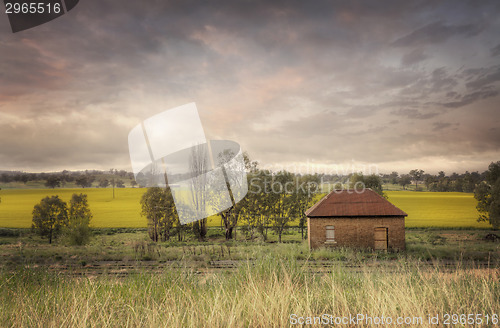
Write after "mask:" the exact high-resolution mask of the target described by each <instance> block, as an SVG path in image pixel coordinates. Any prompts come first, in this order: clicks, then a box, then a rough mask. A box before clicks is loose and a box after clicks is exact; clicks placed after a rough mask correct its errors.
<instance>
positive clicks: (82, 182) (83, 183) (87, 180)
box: [75, 175, 94, 188]
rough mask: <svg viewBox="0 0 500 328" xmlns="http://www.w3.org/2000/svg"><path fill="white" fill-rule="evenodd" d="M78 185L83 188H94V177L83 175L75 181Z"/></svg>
mask: <svg viewBox="0 0 500 328" xmlns="http://www.w3.org/2000/svg"><path fill="white" fill-rule="evenodd" d="M75 182H76V184H77V185H78V186H80V187H82V188H86V187H88V188H90V187H92V182H94V177H93V176H89V175H82V176H80V177H78V178H77V179H76V180H75Z"/></svg>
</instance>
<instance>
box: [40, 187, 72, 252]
mask: <svg viewBox="0 0 500 328" xmlns="http://www.w3.org/2000/svg"><path fill="white" fill-rule="evenodd" d="M67 224H68V208H67V205H66V202H64V201H62V200H61V199H60V198H59V196H51V197H48V196H47V197H45V198H43V199H42V200H41V201H40V203H39V204H36V205H35V207H34V208H33V223H32V225H31V227H32V229H34V230H36V231H37V232H38V233H39V234H40V235H41V236H42V237H48V238H49V244H51V243H52V238H53V237H56V236H57V235H59V233H60V232H61V229H62V228H63V227H65V226H66V225H67Z"/></svg>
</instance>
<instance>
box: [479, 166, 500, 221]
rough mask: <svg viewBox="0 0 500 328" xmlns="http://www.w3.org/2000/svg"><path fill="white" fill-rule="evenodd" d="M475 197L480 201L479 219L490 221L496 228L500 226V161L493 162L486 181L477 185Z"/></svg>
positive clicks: (487, 172)
mask: <svg viewBox="0 0 500 328" xmlns="http://www.w3.org/2000/svg"><path fill="white" fill-rule="evenodd" d="M474 198H476V200H477V201H478V204H477V207H476V208H477V210H478V211H479V218H478V221H486V222H489V223H490V224H491V225H492V226H493V228H494V229H498V228H499V227H500V161H498V162H496V163H491V164H490V165H489V167H488V171H486V176H485V181H483V182H481V183H480V184H478V185H477V187H476V189H475V190H474Z"/></svg>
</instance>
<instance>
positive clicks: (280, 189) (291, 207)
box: [269, 171, 303, 243]
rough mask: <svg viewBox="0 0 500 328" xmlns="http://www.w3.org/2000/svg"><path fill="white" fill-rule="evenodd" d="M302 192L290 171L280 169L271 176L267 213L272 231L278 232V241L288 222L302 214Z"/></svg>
mask: <svg viewBox="0 0 500 328" xmlns="http://www.w3.org/2000/svg"><path fill="white" fill-rule="evenodd" d="M301 197H303V194H302V193H301V191H300V187H299V186H298V185H297V180H296V179H295V175H294V174H293V173H291V172H287V171H281V172H278V173H277V174H276V175H275V176H274V177H273V182H272V185H271V193H270V194H269V201H270V203H271V206H270V207H269V214H270V215H271V220H272V221H271V222H272V225H273V229H274V231H275V232H276V233H277V234H278V242H280V243H281V236H282V234H283V231H284V230H285V228H286V227H287V226H288V224H289V223H290V222H291V221H293V220H294V219H296V218H299V217H300V216H302V214H301V213H300V211H301V210H302V208H303V206H301V203H302V202H303V200H302V199H301Z"/></svg>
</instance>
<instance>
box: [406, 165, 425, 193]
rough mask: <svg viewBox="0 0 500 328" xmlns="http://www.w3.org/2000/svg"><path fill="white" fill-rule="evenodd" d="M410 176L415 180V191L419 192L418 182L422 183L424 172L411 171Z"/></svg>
mask: <svg viewBox="0 0 500 328" xmlns="http://www.w3.org/2000/svg"><path fill="white" fill-rule="evenodd" d="M409 174H410V176H411V177H412V178H413V181H415V191H417V190H418V188H417V187H418V182H419V181H420V179H422V176H423V174H424V170H419V169H415V170H411V171H410V173H409Z"/></svg>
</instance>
